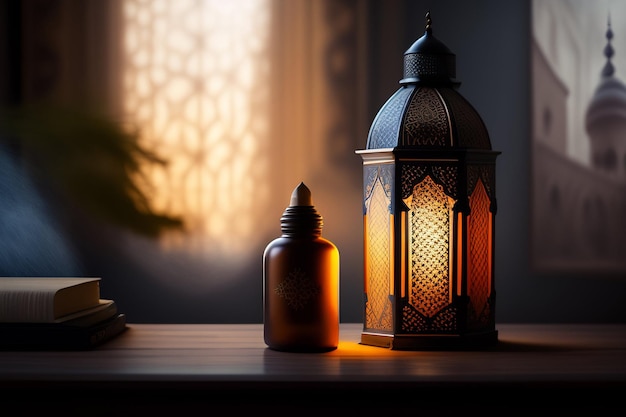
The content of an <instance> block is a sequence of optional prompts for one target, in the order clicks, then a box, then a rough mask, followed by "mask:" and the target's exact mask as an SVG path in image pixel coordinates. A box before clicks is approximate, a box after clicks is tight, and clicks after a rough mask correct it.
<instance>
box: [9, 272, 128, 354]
mask: <svg viewBox="0 0 626 417" xmlns="http://www.w3.org/2000/svg"><path fill="white" fill-rule="evenodd" d="M100 280H101V279H100V278H71V277H70V278H56V277H49V278H48V277H0V349H2V350H86V349H90V348H93V347H95V346H98V345H100V344H102V343H104V342H106V341H108V340H110V339H112V338H113V337H115V336H117V335H119V334H120V333H122V332H123V331H124V330H126V328H127V326H126V316H125V315H124V314H123V313H120V312H118V309H117V305H116V304H115V301H113V300H108V299H102V298H100V295H101V294H100Z"/></svg>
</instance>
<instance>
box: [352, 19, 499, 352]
mask: <svg viewBox="0 0 626 417" xmlns="http://www.w3.org/2000/svg"><path fill="white" fill-rule="evenodd" d="M455 66H456V62H455V55H454V54H453V53H452V52H451V51H450V50H449V49H448V48H447V47H446V46H445V45H444V44H443V43H441V42H440V41H439V40H438V39H436V38H435V37H434V36H433V34H432V29H431V20H430V13H428V14H427V15H426V31H425V33H424V35H423V36H422V37H421V38H419V39H418V40H417V41H416V42H415V43H414V44H413V45H412V46H411V47H410V48H409V49H408V50H407V51H406V52H405V53H404V78H403V79H402V80H400V84H401V86H400V88H399V90H397V91H396V92H395V94H393V95H392V96H391V97H390V98H389V99H388V101H387V102H386V103H385V104H384V105H383V107H382V108H381V109H380V111H379V112H378V114H377V116H376V118H375V119H374V121H373V123H372V126H371V128H370V131H369V136H368V138H367V147H366V149H364V150H357V151H356V153H357V154H359V155H360V156H361V157H362V159H363V181H364V184H363V185H364V196H363V226H364V261H365V262H364V290H365V299H364V323H363V331H362V333H361V343H362V344H366V345H374V346H381V347H388V348H391V349H399V350H419V349H458V348H470V347H486V346H492V345H494V344H496V343H497V340H498V332H497V330H496V329H495V288H494V226H495V214H496V195H495V160H496V157H497V155H498V154H499V153H500V152H496V151H493V150H492V149H491V141H490V139H489V134H488V132H487V129H486V127H485V125H484V123H483V121H482V119H481V117H480V116H479V114H478V113H477V111H476V110H475V109H474V108H473V107H472V106H471V104H470V103H469V102H468V101H467V100H466V99H465V98H463V97H462V96H461V95H460V94H459V93H458V92H457V88H458V86H459V83H458V82H457V81H456V80H455V76H456V68H455Z"/></svg>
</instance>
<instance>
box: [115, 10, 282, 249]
mask: <svg viewBox="0 0 626 417" xmlns="http://www.w3.org/2000/svg"><path fill="white" fill-rule="evenodd" d="M269 21H270V3H269V0H239V1H236V2H231V1H223V0H203V1H193V0H155V1H141V0H124V3H123V32H122V33H123V34H124V35H123V36H124V39H123V45H124V50H123V62H124V70H123V77H122V80H123V91H124V94H125V97H124V101H123V112H124V115H125V118H126V119H128V121H129V122H130V123H132V124H133V125H134V126H135V127H137V128H138V129H139V133H140V138H141V140H142V141H143V143H144V145H145V146H146V147H147V148H148V149H151V150H153V151H154V152H156V154H157V155H159V156H161V157H163V158H164V159H166V160H167V161H168V165H166V166H165V167H160V166H156V167H152V166H151V167H146V170H147V171H146V173H147V177H148V180H149V181H150V183H151V184H155V187H154V189H153V190H151V193H150V194H151V199H152V203H153V204H154V206H155V209H157V210H167V211H168V212H172V213H174V214H176V215H180V216H182V217H183V219H184V222H185V225H186V230H187V232H188V233H187V234H186V235H185V236H184V238H183V237H181V236H166V238H165V240H163V241H162V242H161V243H162V244H164V245H167V246H174V247H183V248H184V249H185V250H186V251H189V252H196V253H210V254H213V255H215V256H222V257H223V256H227V255H230V256H233V257H236V255H238V253H239V252H242V251H245V250H246V248H249V247H250V239H252V238H254V237H255V236H256V235H258V228H257V227H255V225H257V224H258V222H259V221H258V219H257V217H258V207H259V206H261V207H262V206H263V205H264V204H266V202H267V201H269V200H268V199H269V195H270V193H269V185H268V184H269V181H268V180H267V179H268V178H269V162H268V160H267V155H269V152H270V143H269V138H268V136H269V134H268V132H269V126H268V122H269V118H270V114H269V109H268V107H269V87H268V86H269V84H270V83H269V56H270V54H269V53H268V50H269V35H270V28H269ZM148 170H149V171H148ZM255 216H257V217H255Z"/></svg>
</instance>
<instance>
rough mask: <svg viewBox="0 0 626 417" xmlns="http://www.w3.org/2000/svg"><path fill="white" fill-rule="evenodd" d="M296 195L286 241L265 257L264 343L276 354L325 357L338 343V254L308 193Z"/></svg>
mask: <svg viewBox="0 0 626 417" xmlns="http://www.w3.org/2000/svg"><path fill="white" fill-rule="evenodd" d="M296 192H299V193H300V194H301V195H300V199H298V198H294V197H293V196H292V204H291V206H290V207H288V208H287V209H286V210H285V212H284V213H283V217H282V218H281V229H282V232H283V233H282V236H281V237H279V238H277V239H274V240H273V241H272V242H270V243H269V244H268V245H267V247H266V248H265V251H264V253H263V292H264V300H263V324H264V339H265V344H266V345H267V346H268V347H269V348H270V349H274V350H282V351H293V352H325V351H330V350H333V349H336V348H337V345H338V343H339V251H338V249H337V247H336V246H335V245H334V244H333V243H332V242H330V241H329V240H327V239H325V238H323V237H322V236H321V229H322V218H321V216H320V215H319V214H318V213H317V211H316V210H315V208H314V207H313V206H312V203H311V201H310V194H308V193H309V191H308V189H307V188H306V187H305V186H304V184H300V186H299V187H298V188H297V189H296V190H294V195H296ZM303 193H304V197H303V196H302V194H303Z"/></svg>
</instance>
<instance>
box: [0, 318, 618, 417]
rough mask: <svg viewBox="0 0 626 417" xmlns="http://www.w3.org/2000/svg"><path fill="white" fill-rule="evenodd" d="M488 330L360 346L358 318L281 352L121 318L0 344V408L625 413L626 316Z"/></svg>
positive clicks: (222, 327)
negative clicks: (459, 338) (65, 345)
mask: <svg viewBox="0 0 626 417" xmlns="http://www.w3.org/2000/svg"><path fill="white" fill-rule="evenodd" d="M497 329H498V331H499V343H498V346H497V347H495V348H493V349H489V350H481V351H454V352H453V351H419V352H406V351H391V350H388V349H385V348H378V347H371V346H364V345H360V344H359V340H360V331H361V325H360V324H353V323H345V324H342V325H341V333H340V339H341V341H340V344H339V347H338V349H337V350H335V351H333V352H328V353H285V352H276V351H272V350H269V349H267V348H266V347H265V344H264V343H263V328H262V325H261V324H236V325H227V324H218V325H214V324H200V325H186V324H185V325H165V324H164V325H161V324H132V323H131V324H129V329H128V331H127V332H125V333H123V334H122V335H120V336H119V337H117V338H116V339H113V340H111V341H109V342H107V343H106V344H104V345H102V346H101V347H99V348H97V349H95V350H91V351H83V352H26V351H24V352H20V351H18V352H0V404H4V405H0V410H2V409H4V408H2V407H10V406H14V407H18V404H23V407H26V408H27V409H28V410H29V412H32V413H33V414H24V415H35V414H34V413H40V412H43V414H41V415H45V416H50V415H89V416H93V415H94V410H96V409H97V410H98V412H97V413H96V415H103V416H104V415H107V416H108V415H116V416H117V415H136V416H143V415H151V416H154V415H164V414H168V415H175V416H183V415H192V414H191V413H192V412H194V414H193V415H196V414H197V415H217V414H210V413H208V412H209V411H211V410H213V411H215V412H217V411H219V412H220V413H222V415H233V416H235V417H238V416H240V415H244V413H251V412H254V413H255V415H257V416H264V415H269V414H267V411H272V413H273V414H271V415H279V414H282V415H288V414H289V415H294V414H295V416H296V417H298V416H306V415H320V414H326V415H329V414H330V415H338V414H342V415H346V414H347V415H348V416H352V415H386V414H388V412H389V411H390V410H391V409H394V410H395V412H396V414H395V415H399V414H397V413H398V412H400V411H401V410H405V411H406V412H407V413H409V412H410V415H415V411H416V410H430V411H437V413H436V414H435V415H485V414H489V413H492V412H493V415H505V414H506V415H507V416H508V415H517V414H515V413H513V414H511V412H514V411H515V410H523V411H524V412H523V413H520V414H519V415H527V412H528V411H533V412H535V411H538V410H546V409H547V408H550V407H552V408H554V409H553V410H551V412H550V415H559V414H558V413H557V414H554V412H555V411H557V410H558V411H559V412H562V413H564V414H563V415H578V414H577V413H581V415H583V414H584V415H592V416H596V415H600V414H598V411H599V410H606V409H609V408H611V409H620V410H618V411H624V410H626V405H624V403H626V325H621V324H606V325H598V324H595V325H583V324H580V325H572V324H567V325H559V324H553V325H525V324H501V325H498V326H497ZM24 399H26V401H25V402H24ZM20 407H22V406H20ZM94 407H96V408H94ZM86 410H91V411H90V412H89V414H84V413H85V411H86ZM197 410H204V411H206V412H205V413H197ZM259 411H263V412H262V413H259ZM346 411H350V412H349V413H346ZM55 412H58V414H55ZM71 412H75V414H71ZM158 412H162V413H158ZM224 412H226V413H228V414H223V413H224ZM149 413H150V414H149ZM233 413H234V414H233ZM468 413H469V414H468ZM0 415H5V414H3V413H2V412H0ZM6 415H7V416H9V415H10V416H13V415H14V414H6ZM622 415H626V414H622Z"/></svg>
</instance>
